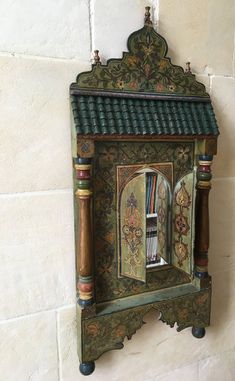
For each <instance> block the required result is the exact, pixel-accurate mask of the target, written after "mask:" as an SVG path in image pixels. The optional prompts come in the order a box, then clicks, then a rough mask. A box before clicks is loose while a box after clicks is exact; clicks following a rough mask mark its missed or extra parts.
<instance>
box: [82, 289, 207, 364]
mask: <svg viewBox="0 0 235 381" xmlns="http://www.w3.org/2000/svg"><path fill="white" fill-rule="evenodd" d="M210 298H211V289H210V288H208V289H204V290H202V291H198V292H195V293H189V294H187V295H185V296H179V297H177V298H170V299H167V300H164V301H160V302H155V303H150V304H148V305H144V306H143V305H142V306H138V307H134V308H129V309H126V310H122V311H119V312H116V313H115V312H113V313H111V314H107V315H100V316H96V317H94V318H91V319H85V320H83V321H82V325H83V353H82V357H81V358H80V361H82V362H84V361H91V360H95V359H97V358H99V357H100V356H101V355H102V354H103V353H104V352H107V351H109V350H112V349H121V348H123V341H124V338H125V337H127V338H129V339H130V338H131V337H132V335H133V334H134V333H136V331H137V330H138V329H139V328H141V327H142V325H143V324H144V321H143V318H144V316H145V315H146V314H147V313H148V312H149V311H150V310H151V309H156V310H157V311H158V312H160V313H161V320H162V321H163V322H165V323H167V324H168V325H170V326H171V327H173V326H174V325H175V323H176V324H177V326H178V328H177V331H181V330H182V329H184V328H187V327H190V326H195V327H207V326H208V325H209V323H210Z"/></svg>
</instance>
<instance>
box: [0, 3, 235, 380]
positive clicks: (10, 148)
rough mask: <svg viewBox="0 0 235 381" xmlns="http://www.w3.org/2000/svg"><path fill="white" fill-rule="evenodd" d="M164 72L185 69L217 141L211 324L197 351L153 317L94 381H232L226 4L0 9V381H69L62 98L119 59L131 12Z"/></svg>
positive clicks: (70, 285)
mask: <svg viewBox="0 0 235 381" xmlns="http://www.w3.org/2000/svg"><path fill="white" fill-rule="evenodd" d="M146 5H150V6H151V7H152V15H153V21H154V24H155V25H157V28H158V31H159V32H160V33H161V34H162V35H163V36H164V37H165V38H166V39H167V41H168V45H169V56H171V58H172V61H173V63H175V64H179V65H182V66H184V65H185V62H186V61H188V60H189V61H191V66H192V70H193V72H195V73H196V74H197V75H198V79H199V80H200V81H202V82H204V83H205V84H206V86H207V89H208V91H209V92H210V93H211V96H212V100H213V104H214V107H215V112H216V116H217V119H218V123H219V126H220V130H221V137H220V139H219V149H218V156H217V157H216V159H215V163H214V166H213V169H214V179H213V189H212V191H211V206H212V207H211V222H212V223H211V246H210V253H209V258H210V273H211V275H212V276H213V302H212V324H211V327H210V328H208V329H207V335H206V337H205V338H204V339H203V340H196V339H194V338H193V337H192V335H191V332H190V329H186V330H184V331H182V332H181V333H177V332H176V330H175V329H174V328H173V329H170V328H169V327H167V326H166V325H164V324H162V323H161V322H160V321H158V320H157V316H156V315H155V314H154V313H150V314H149V315H148V316H147V317H146V321H147V323H148V324H146V325H145V326H144V327H143V328H142V329H141V330H140V331H138V332H137V333H136V335H134V336H133V338H132V340H131V341H126V342H125V347H124V349H123V350H121V351H113V352H109V353H106V354H105V355H103V356H102V357H101V358H100V359H99V360H98V361H97V362H96V371H95V373H94V374H93V375H92V376H90V378H89V379H90V380H91V381H92V380H95V381H101V380H102V381H110V380H112V381H129V380H135V381H173V380H174V381H177V380H180V381H184V380H190V381H217V380H221V379H223V380H224V381H233V380H234V379H235V313H234V312H235V234H234V231H235V153H234V152H235V149H234V148H235V79H234V71H235V70H234V69H235V66H234V65H235V62H234V31H235V1H234V0H226V1H220V0H198V1H195V0H158V1H157V0H152V1H149V0H146V1H143V0H128V1H125V0H115V1H114V0H50V1H46V0H40V1H39V2H33V1H31V0H21V1H17V0H5V1H1V3H0V36H1V37H0V121H1V123H0V259H1V263H0V290H1V292H0V379H1V380H4V381H15V380H18V381H75V380H82V379H83V376H81V375H80V373H79V369H78V367H79V363H78V358H77V355H76V327H75V287H74V284H75V269H74V261H75V260H74V233H73V196H72V162H71V139H70V112H69V92H68V88H69V84H70V83H71V82H73V81H74V80H75V77H76V75H77V73H78V72H80V71H84V70H88V69H89V68H90V64H91V51H93V50H94V49H95V48H97V49H100V53H101V57H102V59H103V61H105V60H106V59H107V58H110V57H120V55H121V52H122V51H123V50H126V40H127V37H128V35H129V34H130V33H131V32H132V31H134V30H137V29H138V28H140V27H141V26H142V25H143V14H144V7H145V6H146Z"/></svg>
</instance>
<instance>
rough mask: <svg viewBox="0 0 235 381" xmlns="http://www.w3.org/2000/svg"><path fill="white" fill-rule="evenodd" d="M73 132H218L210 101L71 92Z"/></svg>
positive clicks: (186, 133) (172, 133)
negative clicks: (77, 93) (74, 127)
mask: <svg viewBox="0 0 235 381" xmlns="http://www.w3.org/2000/svg"><path fill="white" fill-rule="evenodd" d="M72 109H73V115H74V122H75V126H76V130H77V134H83V135H88V134H91V135H98V134H100V135H114V134H119V135H136V134H137V135H218V134H219V131H218V126H217V123H216V119H215V114H214V112H213V108H212V105H211V103H210V102H203V101H197V102H195V101H189V100H178V99H174V100H164V99H161V100H159V99H145V98H128V97H115V96H112V97H111V96H93V95H73V96H72Z"/></svg>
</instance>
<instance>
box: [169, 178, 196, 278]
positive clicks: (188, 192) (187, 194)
mask: <svg viewBox="0 0 235 381" xmlns="http://www.w3.org/2000/svg"><path fill="white" fill-rule="evenodd" d="M194 178H195V176H194V173H193V172H191V173H189V174H187V175H186V176H184V177H183V178H182V179H181V180H179V181H178V182H177V184H176V186H175V190H174V194H173V231H172V234H173V237H172V245H173V248H172V264H173V265H174V266H176V267H178V268H179V269H181V270H183V271H185V272H186V273H188V274H191V273H192V268H193V263H192V262H193V242H194V223H193V221H194V208H195V206H194V204H195V202H194V201H195V200H194V199H195V183H194Z"/></svg>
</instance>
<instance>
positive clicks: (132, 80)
mask: <svg viewBox="0 0 235 381" xmlns="http://www.w3.org/2000/svg"><path fill="white" fill-rule="evenodd" d="M127 46H128V50H129V52H125V53H123V58H122V59H110V60H108V62H107V65H100V64H98V65H93V68H92V70H91V71H90V72H85V73H81V74H79V75H78V77H77V86H78V88H80V89H96V90H97V89H100V90H101V89H102V90H104V89H105V90H116V91H117V90H118V91H123V92H131V93H134V92H141V93H152V94H153V93H154V94H165V95H169V94H170V95H173V94H174V95H176V96H191V97H192V96H197V97H203V98H209V95H208V94H207V93H206V91H205V86H204V85H203V84H201V83H199V82H197V81H196V79H195V76H194V75H193V74H191V73H185V72H184V70H183V69H182V68H181V67H180V66H176V65H173V64H172V63H171V60H170V58H168V57H167V56H166V54H167V50H168V47H167V43H166V41H165V39H164V38H163V37H162V36H160V35H159V34H158V33H157V32H156V31H155V30H154V28H153V27H152V26H151V25H145V26H144V27H143V28H142V29H140V30H138V31H136V32H134V33H132V34H131V35H130V37H129V38H128V42H127Z"/></svg>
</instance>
